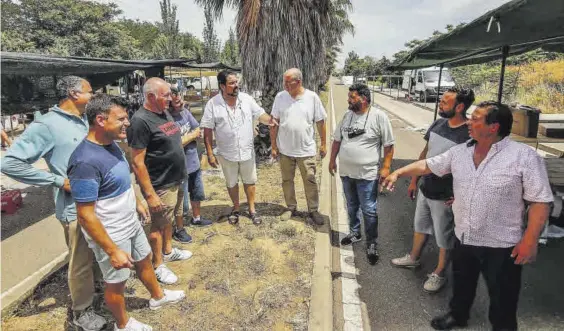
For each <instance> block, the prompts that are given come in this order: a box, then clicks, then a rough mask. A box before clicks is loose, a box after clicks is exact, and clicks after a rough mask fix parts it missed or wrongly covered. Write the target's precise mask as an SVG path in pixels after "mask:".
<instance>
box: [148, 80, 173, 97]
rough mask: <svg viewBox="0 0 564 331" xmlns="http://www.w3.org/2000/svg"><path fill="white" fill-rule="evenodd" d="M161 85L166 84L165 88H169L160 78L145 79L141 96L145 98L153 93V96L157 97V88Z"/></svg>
mask: <svg viewBox="0 0 564 331" xmlns="http://www.w3.org/2000/svg"><path fill="white" fill-rule="evenodd" d="M162 84H167V86H170V85H169V84H168V83H167V82H165V81H164V80H163V79H162V78H159V77H151V78H149V79H147V81H146V82H145V84H144V85H143V95H144V96H145V97H146V96H147V95H148V94H149V93H153V94H154V95H157V94H158V92H159V87H160V86H161V85H162Z"/></svg>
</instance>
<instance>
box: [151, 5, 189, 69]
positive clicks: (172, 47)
mask: <svg viewBox="0 0 564 331" xmlns="http://www.w3.org/2000/svg"><path fill="white" fill-rule="evenodd" d="M159 5H160V7H161V20H162V22H159V23H157V26H158V28H159V30H160V35H159V36H158V37H157V38H156V40H155V42H154V44H153V58H155V59H178V58H180V56H181V54H182V49H181V44H180V30H179V28H178V20H177V19H176V10H177V7H176V5H173V4H171V2H170V0H163V1H159Z"/></svg>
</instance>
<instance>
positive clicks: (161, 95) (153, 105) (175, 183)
mask: <svg viewBox="0 0 564 331" xmlns="http://www.w3.org/2000/svg"><path fill="white" fill-rule="evenodd" d="M143 94H144V96H145V102H144V103H143V106H142V107H141V108H140V109H139V110H138V111H137V112H135V114H134V115H133V117H132V118H131V126H130V127H129V128H128V129H127V142H128V143H129V146H130V147H131V158H132V168H133V172H134V173H135V176H136V177H137V183H139V186H140V187H141V191H142V192H143V194H144V196H145V200H147V203H148V205H149V208H150V210H151V229H150V233H149V242H150V243H151V249H152V250H153V265H154V267H155V274H156V275H157V279H158V280H159V282H161V283H164V284H174V283H176V282H177V281H178V277H177V276H176V275H175V274H174V273H173V272H172V271H171V270H170V269H169V268H168V267H167V266H166V265H165V264H164V263H165V262H172V261H178V260H186V259H189V258H190V257H192V253H191V252H190V251H187V250H182V249H178V248H173V247H172V223H173V222H174V220H175V218H178V217H182V201H183V197H184V194H183V190H182V188H181V187H180V186H181V185H182V183H183V181H184V179H185V178H186V165H185V160H184V150H183V148H182V145H181V139H180V128H179V127H178V126H177V125H176V123H174V120H173V119H172V117H171V116H170V114H169V113H168V110H167V109H168V107H169V105H170V101H171V91H170V86H169V84H168V83H167V82H165V81H164V80H162V79H161V78H157V77H153V78H149V79H148V80H147V82H146V83H145V85H143Z"/></svg>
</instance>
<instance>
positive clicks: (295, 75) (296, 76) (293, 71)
mask: <svg viewBox="0 0 564 331" xmlns="http://www.w3.org/2000/svg"><path fill="white" fill-rule="evenodd" d="M286 75H290V76H292V78H293V79H296V80H299V81H300V82H301V81H303V75H302V71H301V70H300V69H298V68H291V69H288V70H286V72H285V73H284V76H286Z"/></svg>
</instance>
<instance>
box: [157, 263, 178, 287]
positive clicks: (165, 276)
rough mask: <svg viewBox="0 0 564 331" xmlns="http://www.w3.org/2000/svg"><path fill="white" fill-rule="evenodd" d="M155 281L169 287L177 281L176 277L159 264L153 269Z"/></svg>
mask: <svg viewBox="0 0 564 331" xmlns="http://www.w3.org/2000/svg"><path fill="white" fill-rule="evenodd" d="M155 275H156V276H157V280H158V281H159V282H161V283H163V284H167V285H171V284H174V283H176V282H177V281H178V277H176V275H175V274H174V272H172V271H171V270H170V269H169V268H168V267H167V266H166V265H165V264H161V265H160V266H158V267H157V269H155Z"/></svg>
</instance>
